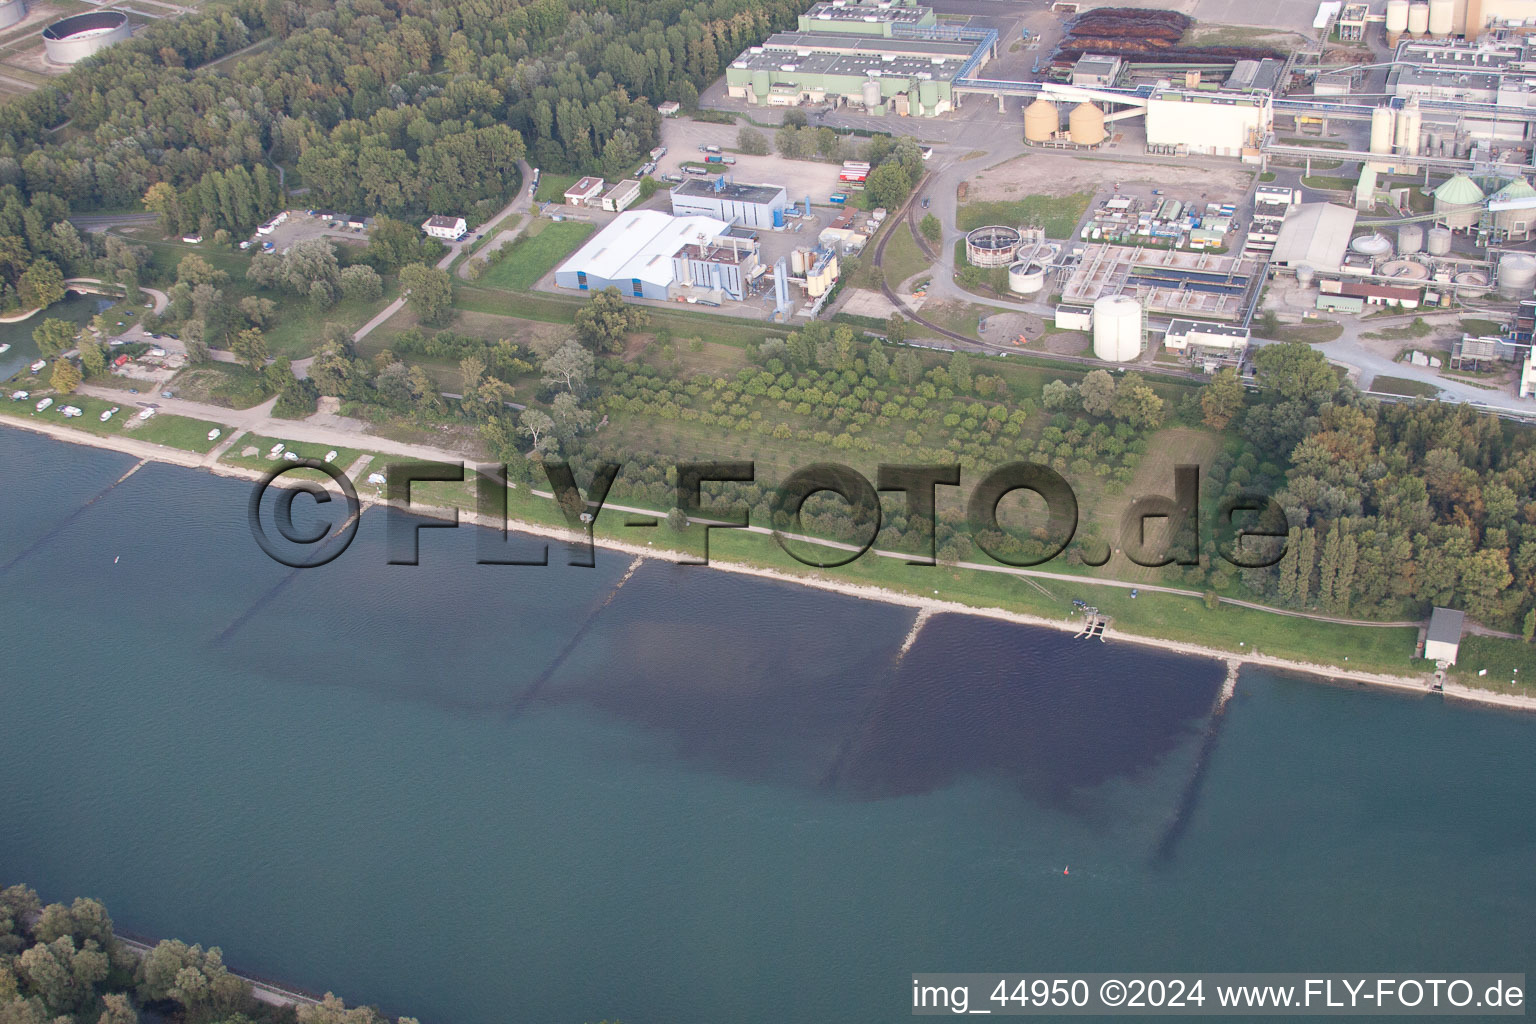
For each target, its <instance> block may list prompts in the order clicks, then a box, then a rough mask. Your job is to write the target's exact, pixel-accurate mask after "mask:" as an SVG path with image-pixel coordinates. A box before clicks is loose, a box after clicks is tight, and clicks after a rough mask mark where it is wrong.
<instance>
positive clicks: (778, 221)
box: [773, 210, 784, 228]
mask: <svg viewBox="0 0 1536 1024" xmlns="http://www.w3.org/2000/svg"><path fill="white" fill-rule="evenodd" d="M773 226H774V227H776V228H781V227H783V226H784V211H783V210H774V211H773Z"/></svg>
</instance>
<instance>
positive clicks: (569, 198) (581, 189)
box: [565, 177, 603, 206]
mask: <svg viewBox="0 0 1536 1024" xmlns="http://www.w3.org/2000/svg"><path fill="white" fill-rule="evenodd" d="M602 193H603V179H602V178H593V177H586V178H582V179H581V180H580V181H578V182H576V184H574V185H572V186H571V187H570V188H568V189H566V190H565V204H566V205H567V206H595V205H596V201H597V197H598V196H600V195H602Z"/></svg>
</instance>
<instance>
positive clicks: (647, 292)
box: [555, 210, 730, 299]
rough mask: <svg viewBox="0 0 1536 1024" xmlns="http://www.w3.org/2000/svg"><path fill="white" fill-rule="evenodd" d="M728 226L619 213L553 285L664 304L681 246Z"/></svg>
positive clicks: (702, 220)
mask: <svg viewBox="0 0 1536 1024" xmlns="http://www.w3.org/2000/svg"><path fill="white" fill-rule="evenodd" d="M729 227H730V225H729V224H728V223H726V222H725V221H722V220H715V219H713V218H710V217H672V216H669V215H668V214H665V213H662V212H660V211H658V210H628V211H626V212H624V213H621V214H619V215H618V216H617V217H615V218H614V219H613V221H612V222H610V223H609V224H608V226H607V227H605V228H603V229H602V230H601V231H599V232H598V233H597V234H595V235H593V236H592V237H591V238H590V239H588V240H587V243H586V244H585V245H583V246H582V247H581V248H580V249H577V250H576V252H575V253H574V254H572V255H571V257H570V258H569V259H567V260H566V261H565V262H564V263H562V264H561V265H560V266H559V267H558V268H557V269H556V270H555V284H556V285H558V286H559V287H561V288H574V289H576V290H578V291H601V290H602V289H604V288H609V287H613V288H617V289H618V290H619V291H620V292H621V293H622V294H623V295H625V296H627V297H630V296H632V297H635V298H645V299H666V298H667V297H668V294H669V290H670V289H671V287H672V284H673V282H674V281H675V280H676V274H675V271H674V268H673V263H672V257H673V255H674V254H676V253H677V252H678V251H679V250H680V249H682V248H683V246H685V245H688V244H690V243H692V244H703V243H707V242H710V241H713V240H714V239H716V238H718V237H720V235H721V234H723V233H724V232H725V231H726V230H727V229H728V228H729Z"/></svg>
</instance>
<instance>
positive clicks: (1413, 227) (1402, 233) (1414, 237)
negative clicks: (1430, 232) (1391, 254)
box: [1397, 224, 1424, 256]
mask: <svg viewBox="0 0 1536 1024" xmlns="http://www.w3.org/2000/svg"><path fill="white" fill-rule="evenodd" d="M1423 248H1424V229H1423V228H1421V227H1419V226H1418V225H1417V224H1404V225H1403V226H1402V227H1400V228H1398V229H1397V251H1398V252H1400V253H1402V254H1403V255H1404V256H1411V255H1413V254H1414V253H1416V252H1418V251H1419V250H1420V249H1423Z"/></svg>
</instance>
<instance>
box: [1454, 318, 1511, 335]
mask: <svg viewBox="0 0 1536 1024" xmlns="http://www.w3.org/2000/svg"><path fill="white" fill-rule="evenodd" d="M1459 326H1460V327H1461V329H1462V331H1463V332H1464V333H1466V334H1472V335H1477V336H1483V335H1493V334H1502V333H1504V325H1503V324H1502V323H1500V322H1499V321H1497V320H1482V319H1479V318H1477V317H1468V318H1466V319H1465V320H1462V321H1461V323H1460V325H1459Z"/></svg>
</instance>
